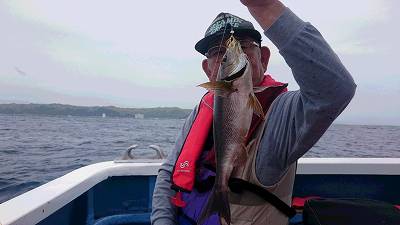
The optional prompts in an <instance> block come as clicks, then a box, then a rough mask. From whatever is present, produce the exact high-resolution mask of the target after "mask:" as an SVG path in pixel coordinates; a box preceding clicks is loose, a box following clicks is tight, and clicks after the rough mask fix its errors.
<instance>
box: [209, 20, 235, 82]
mask: <svg viewBox="0 0 400 225" xmlns="http://www.w3.org/2000/svg"><path fill="white" fill-rule="evenodd" d="M228 25H230V27H231V32H230V33H231V34H232V35H233V28H232V25H231V24H230V23H228V18H226V16H225V26H224V31H223V32H222V38H221V42H220V43H219V47H218V55H217V59H218V58H219V55H220V50H221V47H222V42H223V41H224V37H225V32H226V28H227V27H228ZM220 66H221V63H219V66H218V68H219V67H220ZM215 68H216V67H215V66H214V68H213V70H212V74H214V72H215Z"/></svg>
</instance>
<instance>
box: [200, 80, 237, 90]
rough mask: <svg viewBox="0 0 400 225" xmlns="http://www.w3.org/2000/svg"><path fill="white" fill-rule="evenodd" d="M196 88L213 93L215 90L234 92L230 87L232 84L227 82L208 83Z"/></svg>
mask: <svg viewBox="0 0 400 225" xmlns="http://www.w3.org/2000/svg"><path fill="white" fill-rule="evenodd" d="M198 86H199V87H203V88H205V89H207V90H213V91H215V90H221V91H226V92H234V91H235V90H234V89H233V87H232V82H227V81H210V82H206V83H203V84H199V85H198Z"/></svg>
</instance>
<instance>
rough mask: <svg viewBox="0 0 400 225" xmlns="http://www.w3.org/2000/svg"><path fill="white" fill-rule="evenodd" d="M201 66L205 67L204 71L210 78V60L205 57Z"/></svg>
mask: <svg viewBox="0 0 400 225" xmlns="http://www.w3.org/2000/svg"><path fill="white" fill-rule="evenodd" d="M201 66H202V67H203V71H204V73H206V75H207V77H208V79H211V69H210V66H209V64H208V60H207V59H203V61H202V62H201Z"/></svg>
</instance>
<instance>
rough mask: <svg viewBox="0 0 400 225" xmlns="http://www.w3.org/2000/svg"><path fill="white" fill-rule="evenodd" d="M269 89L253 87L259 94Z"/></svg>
mask: <svg viewBox="0 0 400 225" xmlns="http://www.w3.org/2000/svg"><path fill="white" fill-rule="evenodd" d="M267 88H268V87H264V86H263V87H253V92H254V93H259V92H263V91H264V90H265V89H267Z"/></svg>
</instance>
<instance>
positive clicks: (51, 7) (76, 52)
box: [0, 0, 400, 125]
mask: <svg viewBox="0 0 400 225" xmlns="http://www.w3.org/2000/svg"><path fill="white" fill-rule="evenodd" d="M283 2H284V4H285V5H286V6H288V7H289V8H290V9H291V10H292V11H294V12H295V13H296V14H297V15H298V16H299V17H301V18H302V19H303V20H305V21H309V22H311V23H312V24H313V25H314V26H315V27H317V29H318V30H319V31H320V32H321V33H322V35H323V36H324V38H325V39H326V40H327V41H328V43H329V44H330V45H331V47H332V48H333V49H334V50H335V52H336V53H337V54H338V56H339V57H340V59H341V60H342V62H343V64H344V65H345V66H346V67H347V69H348V70H349V71H350V73H351V74H352V75H353V77H354V80H355V82H356V83H357V85H358V87H357V92H356V95H355V97H354V98H353V101H352V102H351V103H350V104H349V106H348V107H347V108H346V110H345V111H344V112H343V113H342V115H340V116H339V118H338V120H337V122H338V123H346V124H371V125H376V124H382V125H400V72H399V69H398V63H399V62H398V58H399V57H398V55H397V54H398V52H399V50H400V47H399V46H400V45H399V44H398V40H400V30H399V28H398V27H400V25H399V24H398V23H399V21H400V14H399V13H398V9H400V1H396V0H352V1H346V0H335V1H317V0H287V1H283ZM220 12H230V13H233V14H235V15H237V16H239V17H242V18H244V19H247V20H250V21H252V22H253V24H255V25H256V29H258V30H259V31H262V29H261V28H260V27H259V26H258V25H257V23H256V21H255V20H254V19H253V18H252V17H251V15H250V13H249V12H248V11H247V8H246V7H244V6H243V5H242V4H241V3H240V1H239V0H237V1H232V0H231V1H228V0H218V1H215V0H202V1H180V0H176V1H99V0H97V1H74V0H69V1H51V0H48V1H39V0H37V1H6V0H1V1H0V28H1V29H0V30H1V35H0V46H1V49H0V59H1V63H0V103H62V104H71V105H81V106H98V105H103V106H107V105H114V106H118V107H158V106H162V107H169V106H177V107H181V108H193V107H194V106H195V105H196V104H197V103H198V101H199V100H200V98H201V96H202V95H203V94H204V93H205V90H203V89H202V88H200V87H197V85H198V84H200V83H203V82H205V81H207V78H206V76H205V74H204V72H203V71H202V69H201V61H202V60H203V58H204V57H203V56H202V55H200V54H199V53H197V52H196V51H195V50H194V45H195V43H196V42H197V41H198V40H200V39H201V38H202V37H203V36H204V32H205V30H206V29H207V27H208V26H209V25H210V23H211V22H212V20H213V19H214V18H215V17H216V15H217V14H218V13H220ZM263 39H264V40H263V44H264V45H267V46H268V47H270V49H271V51H272V56H271V60H270V64H269V68H268V73H270V74H272V75H273V76H274V77H275V78H276V79H277V80H279V81H282V82H288V83H289V90H297V89H298V85H297V84H296V82H295V80H294V79H293V76H292V73H291V71H290V68H289V67H288V66H287V65H286V63H285V62H284V60H283V58H282V56H280V55H279V53H278V51H277V49H276V48H275V46H273V44H272V43H271V42H270V41H269V40H268V39H267V38H266V37H263Z"/></svg>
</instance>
